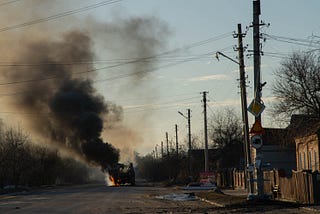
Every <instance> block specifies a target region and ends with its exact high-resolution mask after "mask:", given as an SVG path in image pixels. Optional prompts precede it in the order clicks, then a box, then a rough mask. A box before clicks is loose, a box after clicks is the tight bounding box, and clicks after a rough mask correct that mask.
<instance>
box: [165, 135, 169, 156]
mask: <svg viewBox="0 0 320 214" xmlns="http://www.w3.org/2000/svg"><path fill="white" fill-rule="evenodd" d="M166 141H167V155H168V156H169V136H168V132H166Z"/></svg>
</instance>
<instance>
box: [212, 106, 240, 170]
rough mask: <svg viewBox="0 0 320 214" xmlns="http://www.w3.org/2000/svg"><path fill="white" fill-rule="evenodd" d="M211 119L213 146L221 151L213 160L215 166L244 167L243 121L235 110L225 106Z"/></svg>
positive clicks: (219, 168)
mask: <svg viewBox="0 0 320 214" xmlns="http://www.w3.org/2000/svg"><path fill="white" fill-rule="evenodd" d="M209 121H210V124H209V128H210V138H211V140H212V142H213V147H214V148H216V149H217V150H218V151H219V156H218V157H216V159H215V160H212V161H213V162H214V165H215V168H216V169H218V170H221V169H224V168H229V167H242V165H243V164H242V163H241V161H243V156H244V155H243V148H244V146H243V143H242V126H241V124H242V123H241V119H240V117H239V116H238V115H237V114H236V112H235V110H234V109H231V108H225V109H224V110H223V111H218V112H215V113H214V115H213V116H212V117H211V118H210V120H209Z"/></svg>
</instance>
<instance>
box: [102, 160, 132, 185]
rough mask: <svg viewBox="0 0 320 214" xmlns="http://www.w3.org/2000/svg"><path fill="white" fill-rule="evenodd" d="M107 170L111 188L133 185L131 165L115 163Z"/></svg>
mask: <svg viewBox="0 0 320 214" xmlns="http://www.w3.org/2000/svg"><path fill="white" fill-rule="evenodd" d="M107 170H108V173H109V180H110V182H111V185H112V186H120V185H131V186H134V185H135V172H134V168H133V164H132V163H130V164H129V165H125V164H122V163H117V164H114V165H113V166H112V167H109V168H108V169H107Z"/></svg>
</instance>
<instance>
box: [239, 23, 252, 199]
mask: <svg viewBox="0 0 320 214" xmlns="http://www.w3.org/2000/svg"><path fill="white" fill-rule="evenodd" d="M236 36H237V38H238V57H239V71H240V90H241V106H242V107H241V109H242V122H243V125H242V126H243V133H244V136H243V139H244V149H245V152H244V154H245V160H246V161H245V175H246V176H245V177H246V179H247V188H248V193H250V194H252V193H253V184H252V180H253V176H252V173H251V172H248V171H246V168H247V167H248V166H250V165H251V153H250V140H249V123H248V111H247V92H246V79H245V69H244V68H245V66H244V57H243V51H244V50H243V42H242V37H244V36H245V34H243V33H242V29H241V24H238V34H236Z"/></svg>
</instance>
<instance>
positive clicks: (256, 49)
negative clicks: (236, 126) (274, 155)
mask: <svg viewBox="0 0 320 214" xmlns="http://www.w3.org/2000/svg"><path fill="white" fill-rule="evenodd" d="M260 14H261V10H260V0H254V1H253V22H252V27H253V68H254V69H253V72H254V99H255V101H256V102H258V103H260V102H261V91H262V86H261V76H260V60H261V58H260V20H259V16H260ZM255 122H259V123H260V124H261V115H259V116H257V117H255ZM256 152H257V153H256V156H257V157H258V156H260V157H261V152H260V151H259V149H257V151H256ZM261 166H262V160H261V163H260V164H259V166H258V167H257V188H258V197H259V198H262V197H263V194H264V190H263V189H264V187H263V185H264V184H263V171H262V169H261Z"/></svg>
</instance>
